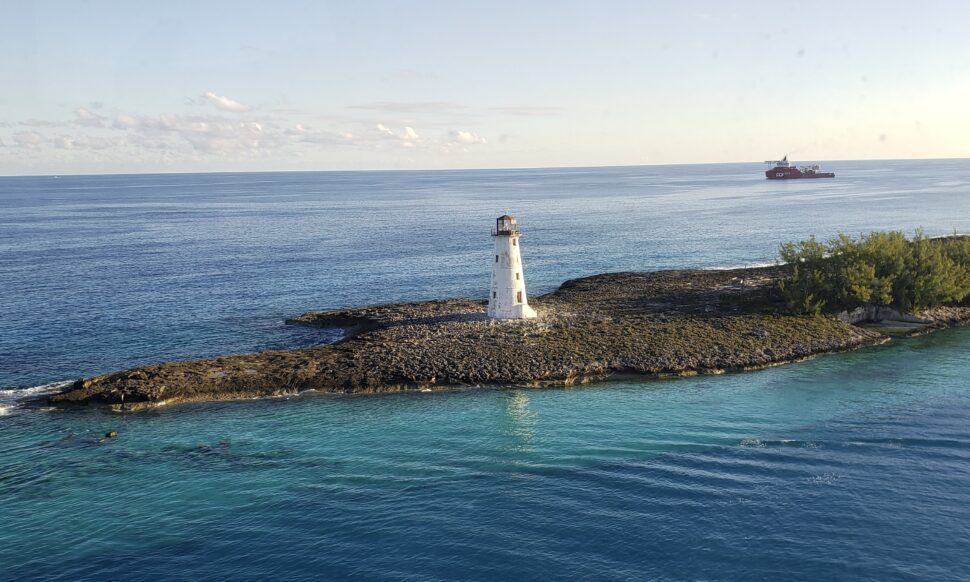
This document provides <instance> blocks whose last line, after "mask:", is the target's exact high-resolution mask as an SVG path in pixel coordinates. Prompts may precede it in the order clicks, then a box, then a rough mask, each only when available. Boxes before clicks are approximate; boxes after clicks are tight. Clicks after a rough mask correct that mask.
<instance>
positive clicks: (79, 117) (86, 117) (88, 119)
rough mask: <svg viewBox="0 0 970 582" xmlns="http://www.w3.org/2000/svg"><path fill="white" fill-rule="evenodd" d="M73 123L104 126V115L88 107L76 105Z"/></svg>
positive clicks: (86, 125)
mask: <svg viewBox="0 0 970 582" xmlns="http://www.w3.org/2000/svg"><path fill="white" fill-rule="evenodd" d="M74 117H75V119H74V123H76V124H78V125H83V126H84V127H104V120H105V117H104V116H103V115H98V114H97V113H94V112H93V111H91V110H90V109H86V108H84V107H78V108H77V109H75V110H74Z"/></svg>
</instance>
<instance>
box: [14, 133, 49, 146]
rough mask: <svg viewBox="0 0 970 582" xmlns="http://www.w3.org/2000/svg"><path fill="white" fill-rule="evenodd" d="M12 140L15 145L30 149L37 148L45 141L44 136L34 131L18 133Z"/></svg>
mask: <svg viewBox="0 0 970 582" xmlns="http://www.w3.org/2000/svg"><path fill="white" fill-rule="evenodd" d="M12 138H13V142H14V143H15V144H16V145H18V146H20V147H22V148H30V149H37V148H39V147H40V146H41V145H42V144H43V143H44V141H45V139H44V136H43V135H41V134H39V133H37V132H36V131H18V132H17V133H15V134H13V136H12Z"/></svg>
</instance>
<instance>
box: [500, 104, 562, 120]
mask: <svg viewBox="0 0 970 582" xmlns="http://www.w3.org/2000/svg"><path fill="white" fill-rule="evenodd" d="M492 111H495V112H497V113H502V114H505V115H521V116H524V117H549V116H553V115H559V114H560V113H562V109H560V108H559V107H549V106H546V105H510V106H507V107H492Z"/></svg>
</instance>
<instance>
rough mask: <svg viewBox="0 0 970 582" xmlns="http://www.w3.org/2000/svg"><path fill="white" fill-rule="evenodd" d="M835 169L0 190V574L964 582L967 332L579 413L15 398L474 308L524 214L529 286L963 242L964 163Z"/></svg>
mask: <svg viewBox="0 0 970 582" xmlns="http://www.w3.org/2000/svg"><path fill="white" fill-rule="evenodd" d="M826 166H827V167H829V168H832V169H834V170H835V171H836V172H837V174H838V177H837V178H836V179H835V180H834V181H819V182H816V181H812V182H792V183H774V182H770V183H769V182H767V181H765V180H764V179H763V178H760V177H759V176H762V175H763V174H761V173H760V172H761V171H762V168H760V167H759V166H758V165H757V164H753V165H716V166H714V165H712V166H667V167H658V166H654V167H635V168H601V169H568V170H560V169H555V170H508V171H456V172H367V173H279V174H273V173H270V174H208V175H150V176H148V175H143V176H85V177H61V178H54V177H18V178H0V390H2V391H0V402H3V403H5V404H0V444H2V452H0V579H3V580H6V579H32V578H36V579H60V580H105V579H120V578H124V579H152V580H155V579H192V580H195V579H201V578H222V579H254V580H255V579H266V578H269V577H283V578H294V579H319V578H326V577H360V578H389V579H408V580H423V579H432V580H433V579H549V578H566V577H574V578H580V577H582V578H594V579H631V578H634V579H692V580H693V579H709V580H714V579H717V580H739V579H744V580H750V579H756V580H759V579H760V580H779V579H786V580H787V579H791V580H823V579H870V580H917V579H923V580H965V579H968V578H970V558H968V557H967V556H968V555H970V358H968V357H967V354H968V351H970V329H958V330H951V331H947V332H943V333H939V334H936V335H933V336H928V337H923V338H917V339H912V340H905V341H897V342H894V343H893V344H892V345H890V346H886V347H879V348H872V349H866V350H862V351H859V352H854V353H850V354H841V355H835V356H827V357H822V358H818V359H816V360H813V361H809V362H804V363H800V364H795V365H790V366H785V367H780V368H774V369H770V370H765V371H761V372H755V373H749V374H732V375H727V376H720V377H702V378H691V379H680V380H671V381H656V380H643V381H637V382H617V383H606V384H600V385H596V386H593V387H583V388H574V389H569V390H521V389H516V388H511V387H510V388H503V387H492V388H487V389H482V390H471V391H460V392H454V393H436V394H414V395H394V396H383V397H329V396H320V395H316V396H314V395H309V396H305V397H300V398H292V399H280V400H268V401H251V402H236V403H213V404H196V405H191V406H183V407H179V408H173V409H168V410H161V411H157V412H152V413H142V414H128V415H117V414H108V413H104V412H97V411H93V412H80V413H79V412H67V413H64V412H44V411H25V410H20V409H17V408H14V407H12V406H11V405H10V403H11V402H12V401H13V399H14V397H15V396H17V395H20V394H23V393H24V390H35V391H36V390H40V389H39V388H35V387H36V386H38V385H43V384H47V383H51V382H57V381H62V380H65V379H70V378H75V377H78V376H82V375H91V374H93V373H97V372H103V371H109V370H114V369H119V368H124V367H130V366H134V365H137V364H142V363H147V362H153V361H161V360H167V359H173V358H193V357H200V356H205V355H212V354H219V353H238V352H246V351H253V350H258V349H264V348H269V347H294V346H304V345H311V344H316V343H325V342H328V341H332V340H333V339H334V335H333V333H332V332H326V331H320V330H310V329H301V328H290V327H287V326H284V325H283V324H282V320H283V318H284V317H286V316H288V315H292V314H295V313H299V312H302V311H304V310H306V309H311V308H326V307H338V306H347V305H358V304H365V303H375V302H387V301H399V300H410V299H423V298H434V297H446V296H472V297H483V296H484V295H485V289H486V288H487V285H488V268H489V256H490V255H489V253H490V252H491V251H490V240H489V236H488V229H489V227H490V225H491V220H492V219H494V217H495V216H497V215H498V214H501V213H503V212H505V211H506V210H508V211H511V212H512V213H514V214H516V215H517V216H518V217H519V220H520V224H521V226H522V228H523V229H524V230H525V232H526V234H525V237H524V239H523V257H524V261H525V269H526V279H527V282H528V285H529V287H530V292H531V293H533V294H536V293H540V292H543V291H548V290H551V289H553V288H554V287H555V285H557V284H558V283H559V282H560V281H562V280H564V279H566V278H569V277H575V276H581V275H588V274H593V273H598V272H603V271H615V270H651V269H661V268H672V267H681V266H700V267H719V266H734V265H745V264H756V263H763V262H772V261H774V260H775V258H776V249H777V245H778V243H780V242H783V241H785V240H791V239H796V238H804V237H807V236H809V235H811V234H817V235H819V236H821V237H828V236H831V235H834V234H835V233H837V232H839V231H845V232H848V233H850V234H858V233H861V232H864V231H868V230H871V229H874V228H898V229H904V230H907V231H912V229H914V228H916V227H918V226H922V227H923V228H924V229H925V230H926V232H927V233H929V234H946V233H950V232H953V231H954V230H956V231H960V232H970V196H968V194H970V161H967V160H952V161H901V162H837V163H836V162H833V163H829V164H826ZM32 387H34V388H32ZM106 430H118V431H119V432H120V435H121V436H120V437H119V438H118V439H117V440H113V441H109V442H106V443H98V442H97V440H96V437H97V436H99V435H100V434H102V433H104V432H105V431H106Z"/></svg>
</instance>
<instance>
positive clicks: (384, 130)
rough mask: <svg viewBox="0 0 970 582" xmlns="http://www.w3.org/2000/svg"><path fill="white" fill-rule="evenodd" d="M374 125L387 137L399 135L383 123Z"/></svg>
mask: <svg viewBox="0 0 970 582" xmlns="http://www.w3.org/2000/svg"><path fill="white" fill-rule="evenodd" d="M374 127H375V128H376V129H377V131H379V132H381V135H384V136H387V137H397V136H396V135H395V134H394V132H393V131H391V130H390V129H388V128H387V126H386V125H384V124H383V123H378V124H377V125H375V126H374Z"/></svg>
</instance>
